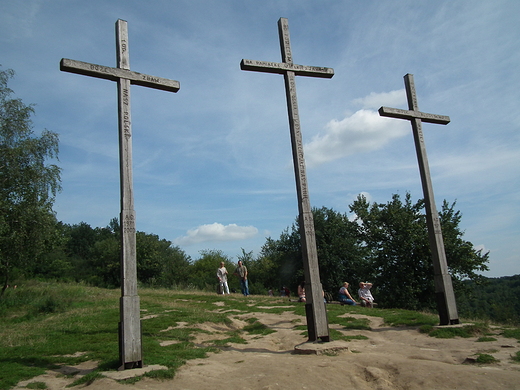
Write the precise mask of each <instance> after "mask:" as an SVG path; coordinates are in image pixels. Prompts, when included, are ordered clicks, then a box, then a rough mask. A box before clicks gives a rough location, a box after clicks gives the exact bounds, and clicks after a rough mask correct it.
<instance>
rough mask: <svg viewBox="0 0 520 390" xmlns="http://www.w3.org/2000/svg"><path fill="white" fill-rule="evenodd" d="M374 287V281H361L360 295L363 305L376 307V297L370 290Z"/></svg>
mask: <svg viewBox="0 0 520 390" xmlns="http://www.w3.org/2000/svg"><path fill="white" fill-rule="evenodd" d="M371 288H372V283H363V282H360V283H359V290H358V295H359V298H360V299H361V305H363V306H366V307H374V305H375V303H374V297H373V296H372V293H371V292H370V289H371Z"/></svg>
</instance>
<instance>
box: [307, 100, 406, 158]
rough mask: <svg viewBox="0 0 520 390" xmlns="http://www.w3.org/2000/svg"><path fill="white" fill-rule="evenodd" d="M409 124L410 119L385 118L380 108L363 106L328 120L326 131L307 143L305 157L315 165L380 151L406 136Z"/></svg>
mask: <svg viewBox="0 0 520 390" xmlns="http://www.w3.org/2000/svg"><path fill="white" fill-rule="evenodd" d="M407 125H408V126H407ZM408 127H409V124H408V123H407V121H399V120H395V119H392V118H384V117H381V116H379V113H378V112H377V111H372V110H366V109H362V110H359V111H357V112H355V113H354V114H353V115H351V116H348V117H346V118H344V119H342V120H340V121H338V120H336V119H333V120H331V121H330V122H329V123H327V125H326V126H325V130H324V132H323V133H321V134H318V135H316V136H314V137H313V138H312V140H311V141H310V142H309V143H308V144H306V145H305V160H306V162H307V164H308V165H309V166H315V165H319V164H322V163H326V162H330V161H333V160H337V159H339V158H342V157H346V156H350V155H352V154H359V153H365V152H370V151H372V150H377V149H380V148H381V147H383V146H384V145H386V144H387V143H388V142H389V141H390V140H392V139H394V138H399V137H402V136H404V135H406V134H407V132H409V128H408Z"/></svg>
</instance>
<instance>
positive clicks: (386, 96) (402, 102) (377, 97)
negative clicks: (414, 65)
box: [353, 89, 408, 109]
mask: <svg viewBox="0 0 520 390" xmlns="http://www.w3.org/2000/svg"><path fill="white" fill-rule="evenodd" d="M353 103H354V104H358V105H361V106H362V108H374V109H379V107H381V106H389V107H396V108H398V107H402V106H404V107H402V108H407V107H408V105H407V102H406V93H405V91H404V89H398V90H396V91H390V92H381V93H376V92H371V93H370V95H368V96H365V97H364V98H359V99H354V100H353Z"/></svg>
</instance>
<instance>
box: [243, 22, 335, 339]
mask: <svg viewBox="0 0 520 390" xmlns="http://www.w3.org/2000/svg"><path fill="white" fill-rule="evenodd" d="M278 33H279V36H280V48H281V51H282V62H281V63H277V62H267V61H255V60H242V61H241V63H240V68H241V69H242V70H252V71H257V72H267V73H278V74H283V76H284V80H285V93H286V97H287V109H288V114H289V127H290V132H291V144H292V154H293V163H294V173H295V176H296V193H297V197H298V210H299V222H300V236H301V243H302V254H303V266H304V272H305V292H306V294H305V295H306V298H307V303H306V305H305V308H306V314H307V328H308V333H309V341H315V340H317V339H318V338H319V339H321V340H322V341H329V325H328V320H327V311H326V308H325V305H324V303H323V292H322V291H323V289H322V286H321V281H320V274H319V269H318V254H317V250H316V236H315V233H314V221H313V217H312V210H311V205H310V200H309V190H308V187H307V176H306V172H305V159H304V155H303V143H302V135H301V128H300V115H299V113H298V100H297V97H296V82H295V76H309V77H323V78H331V77H332V76H334V70H333V69H331V68H323V67H318V66H305V65H296V64H294V63H293V59H292V53H291V42H290V37H289V22H288V20H287V19H285V18H280V20H278Z"/></svg>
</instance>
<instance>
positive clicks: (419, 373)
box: [17, 312, 520, 390]
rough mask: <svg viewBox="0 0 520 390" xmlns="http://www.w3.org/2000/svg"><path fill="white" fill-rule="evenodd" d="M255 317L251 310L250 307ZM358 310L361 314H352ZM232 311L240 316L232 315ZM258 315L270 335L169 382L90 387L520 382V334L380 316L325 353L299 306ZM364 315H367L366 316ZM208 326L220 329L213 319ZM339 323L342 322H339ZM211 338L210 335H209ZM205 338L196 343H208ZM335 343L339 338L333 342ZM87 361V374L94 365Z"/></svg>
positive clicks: (57, 384) (60, 382)
mask: <svg viewBox="0 0 520 390" xmlns="http://www.w3.org/2000/svg"><path fill="white" fill-rule="evenodd" d="M251 316H253V315H252V314H251ZM349 316H352V317H363V316H356V315H352V314H349ZM233 317H236V316H235V315H233ZM254 317H255V318H258V320H259V321H260V322H262V323H263V324H265V325H267V326H268V327H269V328H271V329H273V330H276V332H275V333H271V334H269V335H267V336H256V335H250V336H245V337H246V339H247V340H248V343H247V344H231V346H230V347H228V348H224V350H223V351H222V352H220V353H215V354H211V355H210V356H209V357H208V358H206V359H195V360H190V361H188V363H187V364H186V365H185V366H183V367H182V368H180V369H179V371H178V373H177V375H176V377H175V378H174V379H173V380H170V381H156V380H152V379H146V378H145V379H143V380H141V381H139V382H138V383H137V384H135V385H122V384H120V383H118V382H116V381H115V380H113V379H110V378H103V379H99V380H96V381H95V382H94V383H92V384H91V385H89V386H88V387H87V388H88V389H91V390H101V389H102V390H118V389H125V390H129V389H152V390H163V389H176V390H183V389H190V390H199V389H201V390H202V389H204V390H208V389H215V388H218V389H220V388H222V389H225V390H233V389H255V390H256V389H266V390H267V389H284V390H287V389H289V390H290V389H327V390H328V389H349V390H351V389H359V390H361V389H367V390H368V389H370V390H379V389H380V390H394V389H406V390H414V389H421V390H424V389H435V390H437V389H439V390H441V389H450V390H451V389H470V390H480V389H482V390H488V389H520V364H515V363H513V362H512V361H511V359H510V357H511V356H512V355H514V354H516V352H517V351H518V350H519V347H520V344H519V343H517V342H516V340H514V339H505V338H502V337H499V336H495V338H497V341H492V342H476V338H469V339H465V338H455V339H436V338H432V337H429V336H427V335H424V334H421V333H419V332H418V331H417V330H416V329H409V328H390V327H384V326H382V321H381V319H380V318H377V317H367V318H369V319H370V321H371V328H372V330H370V331H361V330H353V331H344V332H345V333H346V334H348V335H364V336H367V337H368V339H367V340H353V341H350V342H342V343H343V346H344V347H345V349H343V350H341V351H339V352H334V353H327V354H322V355H315V354H313V355H302V354H295V353H294V348H295V346H297V345H299V344H302V343H305V342H306V338H305V337H304V336H302V334H301V333H302V331H299V330H295V329H294V326H295V324H298V323H301V324H305V318H304V317H298V316H296V315H294V313H293V312H286V313H283V314H269V313H254ZM365 317H366V316H365ZM246 318H247V315H246V316H238V319H235V320H234V321H235V323H234V326H235V327H241V326H243V324H245V321H243V323H241V321H242V320H245V319H246ZM202 326H207V330H211V331H212V332H214V333H213V334H212V335H211V339H215V338H217V336H216V334H218V332H219V331H220V332H223V331H225V330H229V329H220V330H219V329H216V328H215V327H214V324H207V325H202ZM336 329H338V330H341V327H339V326H338V327H336ZM204 337H208V336H204ZM204 341H205V340H204V338H202V336H201V338H200V339H197V340H196V343H203V342H204ZM335 343H337V342H335ZM478 352H480V353H489V354H491V355H493V356H494V357H495V358H497V359H499V360H500V361H499V362H498V363H496V364H493V365H478V364H475V363H470V362H468V358H470V360H471V358H474V357H475V354H476V353H478ZM90 364H91V365H92V367H89V366H88V363H86V364H83V365H82V366H81V367H78V368H79V369H82V370H83V371H82V372H84V373H86V372H88V370H89V369H92V368H94V366H95V364H93V363H90ZM75 379H77V377H76V378H65V377H60V376H59V375H57V373H56V372H48V373H47V374H46V375H43V376H40V377H37V378H33V379H32V380H30V381H25V382H21V383H20V384H19V387H17V389H21V388H24V387H23V386H25V385H27V383H29V382H34V381H40V382H45V383H46V384H47V388H48V389H51V390H57V389H65V386H66V385H67V384H69V383H71V382H72V381H73V380H75Z"/></svg>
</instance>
